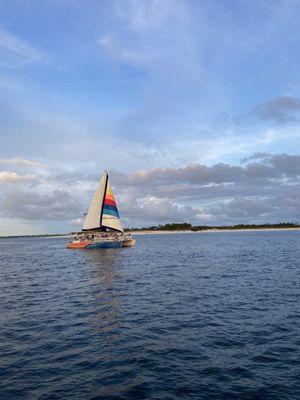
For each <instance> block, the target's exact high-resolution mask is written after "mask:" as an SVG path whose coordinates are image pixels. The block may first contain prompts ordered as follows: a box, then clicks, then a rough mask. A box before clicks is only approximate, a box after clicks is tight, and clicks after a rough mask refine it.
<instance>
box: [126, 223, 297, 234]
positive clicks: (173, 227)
mask: <svg viewBox="0 0 300 400" xmlns="http://www.w3.org/2000/svg"><path fill="white" fill-rule="evenodd" d="M272 228H273V229H287V228H300V225H299V224H297V223H294V222H279V223H275V224H237V225H218V226H208V225H192V224H189V223H186V222H183V223H176V222H173V223H169V224H165V225H154V226H149V227H143V228H128V229H126V231H128V232H130V231H194V232H196V231H206V230H212V229H213V230H224V229H225V230H239V229H272Z"/></svg>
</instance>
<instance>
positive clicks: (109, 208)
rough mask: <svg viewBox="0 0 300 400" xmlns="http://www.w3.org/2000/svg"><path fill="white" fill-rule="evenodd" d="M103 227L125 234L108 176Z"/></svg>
mask: <svg viewBox="0 0 300 400" xmlns="http://www.w3.org/2000/svg"><path fill="white" fill-rule="evenodd" d="M102 226H104V227H106V228H110V229H114V230H117V231H120V232H123V226H122V223H121V220H120V215H119V212H118V208H117V204H116V199H115V196H114V195H113V192H112V189H111V185H110V182H109V178H108V176H107V184H106V191H105V196H104V202H103V211H102Z"/></svg>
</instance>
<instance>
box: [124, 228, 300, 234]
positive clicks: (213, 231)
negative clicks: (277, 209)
mask: <svg viewBox="0 0 300 400" xmlns="http://www.w3.org/2000/svg"><path fill="white" fill-rule="evenodd" d="M299 230H300V227H299V228H296V227H295V228H253V229H252V228H248V229H203V230H199V231H192V230H182V231H180V230H178V231H176V230H172V231H167V230H161V231H160V230H144V231H140V230H138V231H130V232H129V233H130V234H132V235H155V234H172V233H173V234H175V233H216V232H259V231H299Z"/></svg>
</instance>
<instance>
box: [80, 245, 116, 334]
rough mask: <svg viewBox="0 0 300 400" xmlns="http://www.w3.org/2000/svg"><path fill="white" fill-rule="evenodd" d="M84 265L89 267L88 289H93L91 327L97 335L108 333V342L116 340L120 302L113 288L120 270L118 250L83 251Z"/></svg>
mask: <svg viewBox="0 0 300 400" xmlns="http://www.w3.org/2000/svg"><path fill="white" fill-rule="evenodd" d="M83 256H84V258H85V261H86V264H87V265H88V266H89V267H90V269H91V271H92V275H91V276H90V287H91V288H93V291H92V296H93V298H94V302H93V304H94V307H95V309H94V312H93V313H92V316H91V318H90V321H91V326H93V327H94V329H95V331H96V332H97V333H100V334H101V333H110V336H108V340H116V339H117V338H118V335H117V333H116V332H118V328H119V320H118V316H119V312H120V301H119V293H118V292H117V290H116V289H115V287H114V282H115V280H116V279H117V277H118V268H120V265H119V263H120V257H121V254H120V250H119V249H107V250H106V249H94V250H90V251H87V250H86V251H83Z"/></svg>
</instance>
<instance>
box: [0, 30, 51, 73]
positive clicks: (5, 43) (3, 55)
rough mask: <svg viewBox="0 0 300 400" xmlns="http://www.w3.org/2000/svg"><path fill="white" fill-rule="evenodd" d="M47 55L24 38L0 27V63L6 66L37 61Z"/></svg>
mask: <svg viewBox="0 0 300 400" xmlns="http://www.w3.org/2000/svg"><path fill="white" fill-rule="evenodd" d="M46 58H47V57H46V56H45V55H44V54H43V53H42V52H41V51H39V50H37V49H36V48H34V47H33V46H31V45H30V44H29V43H27V42H26V41H25V40H22V39H19V38H18V37H16V36H14V35H13V34H12V33H10V32H9V31H7V30H6V29H4V28H3V27H0V65H2V66H4V67H8V68H15V67H19V66H25V65H28V64H33V63H39V62H42V61H44V60H45V59H46Z"/></svg>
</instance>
